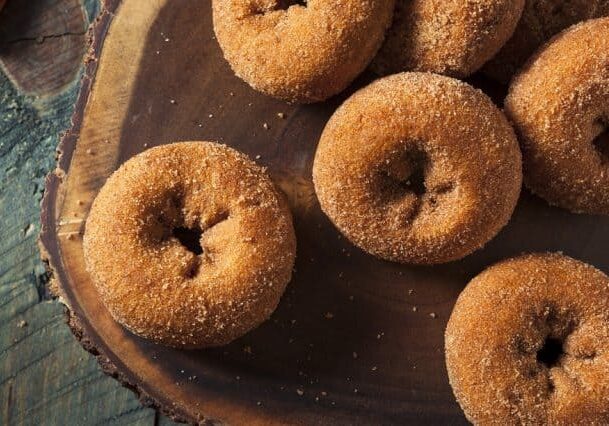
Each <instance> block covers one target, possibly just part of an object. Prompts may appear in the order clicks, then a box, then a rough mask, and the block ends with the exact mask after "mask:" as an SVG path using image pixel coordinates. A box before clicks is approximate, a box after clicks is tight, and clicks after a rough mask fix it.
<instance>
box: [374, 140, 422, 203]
mask: <svg viewBox="0 0 609 426" xmlns="http://www.w3.org/2000/svg"><path fill="white" fill-rule="evenodd" d="M427 164H428V160H427V156H426V155H425V153H423V152H420V151H416V152H411V153H408V154H406V155H404V156H400V157H399V158H396V159H395V160H393V161H389V162H388V163H387V167H386V168H385V170H384V172H383V175H384V179H383V182H382V186H383V188H382V189H383V192H385V193H386V195H387V196H388V197H389V198H390V199H399V198H402V197H403V196H404V195H406V194H414V195H415V196H416V197H417V198H418V197H421V196H423V195H425V193H426V192H427V188H426V186H425V174H426V171H427Z"/></svg>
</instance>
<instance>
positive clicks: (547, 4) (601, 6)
mask: <svg viewBox="0 0 609 426" xmlns="http://www.w3.org/2000/svg"><path fill="white" fill-rule="evenodd" d="M603 16H609V2H608V1H607V0H526V4H525V7H524V12H523V13H522V18H521V19H520V21H519V23H518V26H517V27H516V31H515V32H514V35H513V36H512V38H511V39H510V40H509V41H508V42H507V43H506V44H505V46H503V48H502V49H501V51H499V53H498V54H497V55H496V56H495V57H494V58H493V59H491V60H490V61H489V62H488V63H487V64H486V65H485V66H484V73H485V74H487V75H488V76H490V77H491V78H493V79H494V80H496V81H499V82H501V83H509V82H510V80H511V79H512V77H513V76H514V74H515V73H516V72H517V71H518V70H519V69H520V67H522V65H523V64H524V63H525V62H526V61H527V60H528V59H529V58H530V57H531V55H532V54H533V53H535V51H536V50H537V49H538V48H539V47H540V46H541V45H543V44H544V43H545V42H547V41H548V40H550V39H551V38H552V37H553V36H555V35H556V34H558V33H559V32H561V31H562V30H564V29H566V28H568V27H570V26H571V25H574V24H576V23H578V22H581V21H586V20H588V19H594V18H600V17H603Z"/></svg>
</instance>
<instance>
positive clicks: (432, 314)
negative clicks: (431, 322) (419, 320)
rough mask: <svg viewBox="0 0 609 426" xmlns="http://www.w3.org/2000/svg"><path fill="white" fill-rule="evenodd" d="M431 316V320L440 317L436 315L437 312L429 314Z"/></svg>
mask: <svg viewBox="0 0 609 426" xmlns="http://www.w3.org/2000/svg"><path fill="white" fill-rule="evenodd" d="M429 316H430V317H431V318H433V319H436V318H438V315H436V313H435V312H432V313H430V314H429Z"/></svg>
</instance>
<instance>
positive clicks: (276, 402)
mask: <svg viewBox="0 0 609 426" xmlns="http://www.w3.org/2000/svg"><path fill="white" fill-rule="evenodd" d="M210 9H211V7H210V1H209V0H200V1H193V0H172V1H169V0H122V1H119V0H111V1H107V2H106V4H105V5H104V7H103V11H102V14H101V17H100V18H99V19H98V22H97V23H96V25H95V27H94V28H93V30H92V43H91V44H92V47H91V52H90V54H89V59H88V61H87V65H86V72H85V76H84V78H83V85H82V91H81V94H80V98H79V101H78V104H77V106H76V111H75V115H74V118H73V125H72V128H71V129H70V130H69V131H68V132H67V134H66V135H65V136H64V138H63V140H62V142H61V144H60V147H59V152H60V157H59V160H58V167H57V170H56V171H55V172H54V173H52V174H51V175H50V176H49V178H48V179H47V185H46V189H47V191H46V196H45V200H44V202H43V206H42V208H43V211H42V221H43V231H42V234H41V247H42V252H43V257H44V258H45V259H46V260H47V261H48V263H49V266H50V269H51V272H52V274H53V284H52V285H53V290H54V292H55V293H56V294H57V295H58V296H59V297H60V299H61V300H62V301H63V302H64V303H65V304H66V306H67V308H68V311H69V318H70V325H71V326H72V328H73V330H74V332H75V334H76V336H77V337H78V338H79V339H80V340H81V342H82V343H83V345H84V346H85V348H87V349H88V350H89V351H91V352H93V353H95V354H96V355H98V358H99V360H100V362H101V364H102V366H103V367H104V368H105V369H106V371H107V372H108V373H109V374H112V375H114V376H115V377H117V378H118V379H119V380H121V381H122V382H123V383H124V384H125V385H126V386H129V387H131V388H132V389H134V390H135V391H136V392H138V393H139V395H140V396H141V398H142V400H143V402H145V403H147V404H150V405H156V406H158V407H160V408H161V409H162V410H163V411H164V412H165V413H167V414H169V415H171V416H172V417H173V418H175V419H178V420H185V421H189V422H193V423H195V422H216V421H217V422H220V423H228V424H265V425H267V424H307V425H309V424H464V423H466V421H465V418H464V417H463V415H462V413H461V410H460V409H459V406H458V405H457V403H456V402H455V400H454V397H453V395H452V392H451V389H450V386H449V384H448V379H447V375H446V370H445V365H444V350H443V334H444V328H445V325H446V322H447V320H448V317H449V315H450V312H451V309H452V307H453V304H454V302H455V299H456V297H457V296H458V295H459V293H460V291H461V290H462V289H463V287H464V286H465V285H466V283H467V282H468V281H469V280H470V279H471V278H472V277H473V276H475V275H476V274H477V273H478V272H480V271H481V270H483V269H484V268H485V267H487V266H488V265H490V264H492V263H493V262H495V261H498V260H500V259H503V258H506V257H510V256H514V255H517V254H520V253H522V252H532V251H547V250H551V251H563V252H565V253H566V254H569V255H571V256H574V257H577V258H579V259H582V260H584V261H587V262H589V263H592V264H594V265H596V266H597V267H599V268H601V269H603V270H604V271H606V272H607V271H609V256H607V248H606V247H607V246H606V242H607V238H608V237H609V220H608V219H605V218H598V217H591V216H576V215H571V214H569V213H567V212H565V211H562V210H559V209H555V208H551V207H549V206H547V205H546V204H545V203H544V202H543V201H541V200H539V199H537V198H535V197H533V196H531V195H529V194H528V193H527V192H524V193H523V196H522V198H521V201H520V203H519V206H518V208H517V210H516V213H515V215H514V217H513V219H512V221H511V223H510V224H509V225H508V227H507V228H506V229H505V230H504V231H503V232H502V233H501V234H500V235H499V236H498V237H497V238H496V239H495V240H494V241H492V242H491V243H490V244H489V245H488V246H487V247H486V248H485V249H483V250H481V251H479V252H477V253H475V254H474V255H472V256H470V257H468V258H466V259H465V260H463V261H460V262H454V263H451V264H447V265H442V266H437V267H433V268H432V267H410V266H404V265H398V264H392V263H388V262H383V261H380V260H377V259H375V258H373V257H371V256H368V255H366V254H364V253H363V252H361V251H360V250H358V249H357V248H355V247H353V246H352V245H350V244H349V243H348V242H347V241H345V239H343V238H341V236H340V235H339V233H338V232H337V231H336V230H335V229H334V227H333V226H332V225H331V224H330V223H329V221H328V220H327V219H326V218H325V217H324V215H323V214H322V212H321V211H320V209H319V206H318V204H317V200H316V198H315V193H314V191H313V187H312V183H311V163H312V159H313V155H314V153H315V148H316V145H317V141H318V138H319V135H320V134H321V131H322V129H323V127H324V125H325V123H326V121H327V119H328V118H329V116H330V115H331V114H332V112H333V111H334V110H335V109H336V107H337V106H338V105H339V104H340V102H341V101H342V100H343V99H344V98H345V97H346V96H348V93H346V94H343V95H341V96H340V97H338V98H335V99H332V100H330V101H328V102H325V103H322V104H316V105H310V106H294V105H287V104H285V103H283V102H280V101H276V100H273V99H270V98H267V97H265V96H262V95H260V94H258V93H256V92H254V91H253V90H251V89H250V88H249V87H248V86H247V85H246V84H244V83H243V82H241V81H240V80H239V79H237V78H236V77H235V76H234V75H233V73H232V71H231V70H230V68H229V66H228V64H227V63H226V62H225V61H224V59H223V58H222V54H221V52H220V49H219V47H218V45H217V43H216V40H215V38H214V34H213V29H212V22H211V10H210ZM372 78H373V77H372V76H370V75H364V76H363V77H361V78H360V79H359V81H358V82H356V83H355V84H354V85H353V87H352V88H351V89H349V91H348V92H349V93H352V92H353V90H355V89H356V88H357V87H361V86H362V85H364V84H366V83H367V82H369V81H371V80H372ZM491 89H493V88H491ZM491 92H494V93H499V94H500V93H501V92H500V90H499V91H494V90H491ZM280 113H281V114H280ZM280 115H285V118H281V117H280ZM183 140H217V141H221V142H223V143H226V144H228V145H230V146H233V147H235V148H237V149H239V150H241V151H243V152H245V153H247V154H249V155H250V156H251V157H252V158H256V159H257V161H258V162H259V163H261V164H263V165H265V166H268V168H269V172H270V173H271V175H272V176H273V178H274V180H275V181H276V182H277V184H278V185H279V186H280V187H281V188H282V190H283V191H284V192H285V193H286V194H287V196H288V199H289V201H290V204H291V207H292V211H293V214H294V218H295V226H296V230H297V235H298V259H297V264H296V273H295V274H294V278H293V281H292V283H291V284H290V286H289V288H288V291H287V292H286V295H285V296H284V298H283V299H282V302H281V304H280V306H279V309H278V310H277V312H276V313H275V314H274V315H273V317H272V319H271V320H270V321H269V322H267V323H266V324H264V325H263V326H261V327H260V328H259V329H257V330H255V331H253V332H251V333H249V334H248V335H247V336H245V337H243V338H242V339H239V340H238V341H236V342H234V343H233V344H231V345H229V346H227V347H224V348H217V349H211V350H201V351H180V350H174V349H169V348H165V347H161V346H157V345H154V344H152V343H149V342H147V341H145V340H142V339H140V338H138V337H136V336H134V335H132V334H130V333H129V332H127V331H126V330H124V329H123V328H122V327H120V326H119V325H118V324H116V323H115V322H114V321H113V320H112V319H111V317H110V315H109V313H108V312H107V311H106V309H105V308H104V306H103V305H102V304H101V303H100V301H99V298H98V296H97V294H96V291H95V289H94V287H93V285H92V283H91V281H90V278H89V276H88V275H87V273H86V271H85V268H84V259H83V253H82V234H83V231H84V226H85V220H86V217H87V212H88V209H89V207H90V205H91V202H92V200H93V199H94V197H95V195H96V193H97V191H98V190H99V188H100V187H101V186H102V185H103V183H104V182H105V180H106V178H107V177H108V176H109V175H110V174H111V173H112V172H113V171H114V170H115V169H116V168H117V167H118V166H119V165H120V164H121V163H122V162H124V161H125V160H127V159H128V158H130V157H131V156H133V155H134V154H136V153H138V152H141V151H143V150H145V149H146V148H148V147H151V146H155V145H160V144H165V143H170V142H174V141H183Z"/></svg>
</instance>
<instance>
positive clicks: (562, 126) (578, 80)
mask: <svg viewBox="0 0 609 426" xmlns="http://www.w3.org/2000/svg"><path fill="white" fill-rule="evenodd" d="M505 106H506V112H507V114H508V115H509V117H510V118H511V120H512V121H513V123H514V125H515V126H516V128H517V132H518V133H519V136H520V142H521V145H522V149H523V155H524V171H525V182H526V184H527V186H528V187H529V188H530V189H531V191H533V192H534V193H536V194H538V195H540V196H541V197H543V198H545V199H546V200H547V201H548V202H549V203H550V204H553V205H557V206H560V207H563V208H565V209H568V210H571V211H573V212H576V213H592V214H609V156H608V153H609V151H608V150H607V148H609V137H608V136H609V134H608V133H607V129H608V128H609V18H600V19H597V20H591V21H587V22H584V23H581V24H578V25H576V26H574V27H572V28H570V29H569V30H567V31H565V32H563V33H561V34H560V35H559V36H557V37H556V38H554V39H553V40H552V41H551V42H550V43H548V44H547V45H546V46H545V47H543V48H542V49H541V50H540V51H539V52H538V53H537V54H536V55H535V56H534V57H533V58H532V59H531V61H530V62H529V63H528V64H527V66H526V67H525V68H524V69H523V70H522V72H521V73H520V74H519V75H518V76H516V77H515V79H514V81H513V84H512V86H511V87H510V92H509V94H508V97H507V99H506V102H505Z"/></svg>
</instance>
